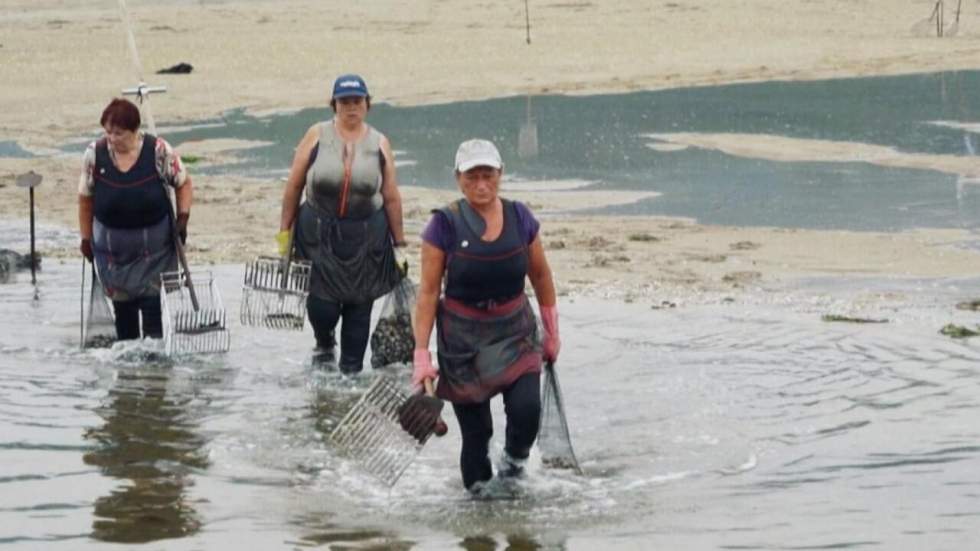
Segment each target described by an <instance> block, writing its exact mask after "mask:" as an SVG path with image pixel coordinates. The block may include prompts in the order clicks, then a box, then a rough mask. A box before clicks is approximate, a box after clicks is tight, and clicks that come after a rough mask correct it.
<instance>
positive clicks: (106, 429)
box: [83, 367, 208, 543]
mask: <svg viewBox="0 0 980 551" xmlns="http://www.w3.org/2000/svg"><path fill="white" fill-rule="evenodd" d="M169 379H170V368H169V367H164V368H160V369H158V370H153V371H152V372H146V371H144V372H139V371H124V370H122V369H120V371H119V373H118V376H117V379H116V382H115V385H114V386H113V387H112V388H111V389H110V390H109V394H108V396H107V397H106V399H105V400H104V402H103V405H102V407H100V408H99V409H97V410H96V413H97V414H98V415H99V416H100V417H102V418H103V419H104V420H105V423H104V424H103V425H102V426H101V427H97V428H91V429H89V430H87V431H86V433H85V438H86V439H87V440H90V441H92V442H93V443H94V444H95V445H96V449H94V450H93V451H91V452H89V453H87V454H85V455H84V457H83V460H84V461H85V463H86V464H87V465H95V466H98V467H99V468H100V469H101V470H102V472H103V473H104V474H106V475H107V476H111V477H113V478H119V479H123V480H124V482H123V483H122V484H121V485H120V486H119V487H118V488H116V489H115V490H113V491H112V493H110V494H109V495H107V496H103V497H100V498H98V499H97V500H96V501H95V516H96V519H95V521H94V522H93V523H92V537H93V538H95V539H98V540H102V541H110V542H125V543H144V542H149V541H155V540H159V539H164V538H179V537H184V536H187V535H190V534H194V533H196V532H197V531H198V530H199V529H200V527H201V522H200V520H199V519H198V515H197V513H196V511H195V510H194V508H193V507H192V505H191V504H190V502H189V501H188V499H187V496H186V492H185V489H186V487H187V486H188V485H190V484H191V483H192V481H191V480H190V476H189V475H190V473H191V472H192V471H193V470H194V469H203V468H206V467H207V466H208V459H207V451H206V450H205V449H204V445H205V444H206V440H205V438H204V437H202V436H201V435H199V434H196V433H195V431H196V430H197V428H198V427H197V424H196V423H195V421H193V420H192V419H191V418H189V417H190V416H189V411H188V406H189V405H190V402H192V401H193V399H194V397H193V396H192V395H181V394H174V395H169V394H168V392H167V383H168V381H169Z"/></svg>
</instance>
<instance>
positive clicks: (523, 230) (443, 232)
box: [422, 201, 541, 252]
mask: <svg viewBox="0 0 980 551" xmlns="http://www.w3.org/2000/svg"><path fill="white" fill-rule="evenodd" d="M514 211H515V213H516V215H517V224H518V226H519V228H518V231H519V232H520V235H521V236H522V237H523V238H524V243H525V244H526V245H530V244H531V242H532V241H534V238H535V237H537V236H538V229H540V228H541V223H540V222H538V219H537V218H535V217H534V214H532V213H531V209H529V208H527V205H525V204H524V203H521V202H520V201H514ZM422 240H423V241H425V242H426V243H429V244H430V245H432V246H434V247H438V248H439V249H440V250H441V251H443V252H452V251H453V250H455V248H456V230H455V229H454V228H453V224H452V222H450V221H449V218H448V217H446V215H445V214H443V213H442V212H435V213H433V214H432V218H431V219H430V220H429V223H428V224H426V226H425V229H424V230H422Z"/></svg>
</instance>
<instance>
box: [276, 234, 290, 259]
mask: <svg viewBox="0 0 980 551" xmlns="http://www.w3.org/2000/svg"><path fill="white" fill-rule="evenodd" d="M291 233H293V232H292V230H281V231H280V232H279V233H277V234H276V245H278V246H279V256H286V255H287V254H289V237H290V234H291Z"/></svg>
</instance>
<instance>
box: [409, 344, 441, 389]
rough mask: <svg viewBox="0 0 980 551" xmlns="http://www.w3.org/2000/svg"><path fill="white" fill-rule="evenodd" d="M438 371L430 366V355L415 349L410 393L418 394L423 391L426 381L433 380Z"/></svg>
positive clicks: (423, 350)
mask: <svg viewBox="0 0 980 551" xmlns="http://www.w3.org/2000/svg"><path fill="white" fill-rule="evenodd" d="M438 376H439V371H438V370H436V368H435V366H433V365H432V353H430V352H429V351H428V350H426V349H423V348H416V349H415V353H414V355H413V357H412V392H414V393H416V394H418V393H421V392H422V391H423V390H424V389H425V381H426V380H430V381H431V380H434V379H435V378H436V377H438Z"/></svg>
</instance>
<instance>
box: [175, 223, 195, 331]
mask: <svg viewBox="0 0 980 551" xmlns="http://www.w3.org/2000/svg"><path fill="white" fill-rule="evenodd" d="M173 234H174V245H175V246H176V247H177V259H178V260H179V261H180V267H181V268H183V269H184V280H185V281H186V282H187V291H188V292H189V293H190V295H191V305H192V306H193V307H194V311H195V312H197V311H199V310H200V309H201V305H200V304H199V303H198V302H197V292H196V291H194V282H193V281H191V269H190V267H189V266H188V265H187V255H186V254H184V244H183V243H181V242H180V235H179V234H178V233H177V221H176V220H174V221H173Z"/></svg>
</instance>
